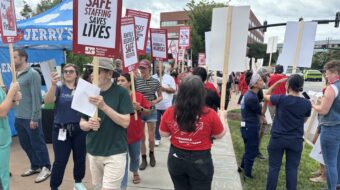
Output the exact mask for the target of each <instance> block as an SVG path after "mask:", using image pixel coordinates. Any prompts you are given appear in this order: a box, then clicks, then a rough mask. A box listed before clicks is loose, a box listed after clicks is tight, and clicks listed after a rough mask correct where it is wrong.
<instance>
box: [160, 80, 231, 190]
mask: <svg viewBox="0 0 340 190" xmlns="http://www.w3.org/2000/svg"><path fill="white" fill-rule="evenodd" d="M205 93H206V91H205V89H204V85H203V83H202V80H201V78H200V77H198V76H194V75H190V76H187V77H186V78H184V79H183V80H182V81H181V84H180V86H179V91H178V96H177V99H176V104H175V106H173V107H170V108H169V109H168V110H166V112H165V113H164V115H163V117H162V120H161V125H160V134H161V135H162V136H164V137H169V136H170V135H171V139H170V141H171V147H170V151H169V155H168V170H169V173H170V176H171V179H172V182H173V183H174V186H175V190H180V189H195V190H209V189H211V182H212V178H213V174H214V165H213V163H212V159H211V153H210V148H211V146H212V144H211V140H210V138H211V137H214V138H217V139H218V138H222V137H223V136H224V134H225V129H224V126H223V124H222V122H221V120H222V119H223V120H224V113H222V114H221V116H220V117H221V118H219V117H218V115H217V113H216V112H215V111H214V110H213V109H211V108H208V107H207V106H205Z"/></svg>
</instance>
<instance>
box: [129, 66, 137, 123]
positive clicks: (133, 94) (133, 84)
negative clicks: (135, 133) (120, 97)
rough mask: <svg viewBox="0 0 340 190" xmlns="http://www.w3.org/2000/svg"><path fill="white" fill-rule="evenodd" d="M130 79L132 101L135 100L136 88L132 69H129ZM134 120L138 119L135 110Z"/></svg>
mask: <svg viewBox="0 0 340 190" xmlns="http://www.w3.org/2000/svg"><path fill="white" fill-rule="evenodd" d="M130 79H131V90H132V101H133V102H136V88H135V74H134V72H133V71H130ZM134 115H135V121H137V120H138V115H137V112H136V110H135V114H134Z"/></svg>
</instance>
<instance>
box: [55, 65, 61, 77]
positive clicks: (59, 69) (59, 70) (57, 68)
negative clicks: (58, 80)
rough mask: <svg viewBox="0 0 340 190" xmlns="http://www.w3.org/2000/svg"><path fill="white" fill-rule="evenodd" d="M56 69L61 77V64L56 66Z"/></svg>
mask: <svg viewBox="0 0 340 190" xmlns="http://www.w3.org/2000/svg"><path fill="white" fill-rule="evenodd" d="M54 71H55V72H57V73H58V76H59V77H60V76H61V66H56V67H55V68H54Z"/></svg>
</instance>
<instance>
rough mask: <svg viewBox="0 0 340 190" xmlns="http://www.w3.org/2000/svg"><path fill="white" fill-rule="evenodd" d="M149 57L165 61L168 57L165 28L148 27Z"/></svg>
mask: <svg viewBox="0 0 340 190" xmlns="http://www.w3.org/2000/svg"><path fill="white" fill-rule="evenodd" d="M150 35H151V57H152V59H153V60H162V61H166V60H167V58H168V56H167V55H168V32H167V30H166V29H154V28H151V29H150Z"/></svg>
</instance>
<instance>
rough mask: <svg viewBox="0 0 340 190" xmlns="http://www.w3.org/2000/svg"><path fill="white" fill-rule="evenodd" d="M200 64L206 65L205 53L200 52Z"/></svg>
mask: <svg viewBox="0 0 340 190" xmlns="http://www.w3.org/2000/svg"><path fill="white" fill-rule="evenodd" d="M198 65H205V53H199V54H198Z"/></svg>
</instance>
